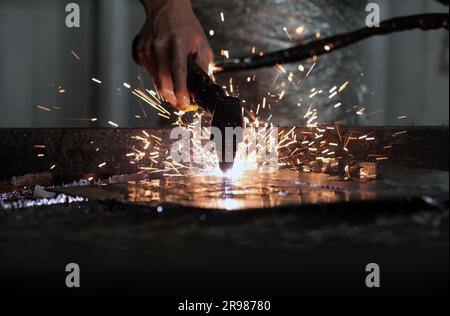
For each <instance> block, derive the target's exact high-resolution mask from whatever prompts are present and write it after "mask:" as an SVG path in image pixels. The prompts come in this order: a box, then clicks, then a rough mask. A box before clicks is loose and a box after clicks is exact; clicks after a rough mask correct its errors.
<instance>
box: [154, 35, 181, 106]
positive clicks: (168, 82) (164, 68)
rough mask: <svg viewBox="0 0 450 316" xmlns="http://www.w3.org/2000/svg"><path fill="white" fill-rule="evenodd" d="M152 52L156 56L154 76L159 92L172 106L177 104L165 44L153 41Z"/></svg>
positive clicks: (167, 50)
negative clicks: (155, 73)
mask: <svg viewBox="0 0 450 316" xmlns="http://www.w3.org/2000/svg"><path fill="white" fill-rule="evenodd" d="M153 52H154V54H155V57H156V62H155V64H156V72H157V75H156V77H157V78H158V79H157V81H158V83H159V88H158V90H159V92H160V94H161V95H162V96H163V97H164V98H165V99H166V100H167V101H168V102H169V103H170V104H172V105H173V106H175V107H176V106H177V98H176V97H175V94H174V92H173V83H172V73H171V69H170V68H171V67H170V61H169V58H168V55H169V54H168V53H169V52H170V51H169V49H167V45H165V44H163V43H160V42H155V43H153Z"/></svg>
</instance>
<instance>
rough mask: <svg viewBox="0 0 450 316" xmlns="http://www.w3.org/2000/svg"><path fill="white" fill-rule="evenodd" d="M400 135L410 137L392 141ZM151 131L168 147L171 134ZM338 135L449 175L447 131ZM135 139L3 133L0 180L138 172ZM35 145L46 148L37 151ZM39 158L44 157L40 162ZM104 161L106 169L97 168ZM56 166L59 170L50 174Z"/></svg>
mask: <svg viewBox="0 0 450 316" xmlns="http://www.w3.org/2000/svg"><path fill="white" fill-rule="evenodd" d="M286 129H288V128H286ZM399 131H407V133H405V134H402V135H399V136H397V137H393V135H394V134H395V133H398V132H399ZM147 132H149V133H152V134H154V135H158V136H159V137H161V138H162V139H163V143H164V146H167V147H169V146H170V144H171V143H170V139H169V134H168V133H169V129H154V130H149V129H147ZM302 132H306V133H308V132H310V130H309V129H308V128H306V127H304V128H297V129H296V133H297V134H298V135H303V136H304V135H305V134H302ZM340 132H341V134H344V133H350V132H353V133H354V135H364V134H367V133H370V134H371V135H372V136H374V137H376V139H377V141H376V142H372V143H367V144H365V143H354V144H350V145H349V146H350V149H351V150H352V152H353V154H354V155H355V156H356V159H361V161H368V160H367V159H368V157H367V155H368V154H370V153H372V152H373V153H378V152H379V151H380V150H382V148H383V147H384V146H386V144H389V145H393V146H392V148H390V150H389V153H388V154H389V160H388V161H384V162H383V163H382V165H391V166H398V167H407V168H427V169H439V170H448V144H449V138H448V137H449V130H448V127H411V128H396V127H341V131H340ZM136 134H142V129H0V148H1V151H0V181H2V180H3V181H11V179H12V177H14V176H22V175H25V174H30V173H31V174H36V173H43V172H47V173H50V174H51V176H52V181H53V182H54V183H61V182H67V181H73V180H79V179H83V178H87V177H91V176H94V177H96V178H106V177H108V176H113V175H117V174H132V173H135V172H137V171H138V168H139V166H140V164H135V165H130V164H129V160H128V159H127V157H126V154H127V153H128V152H129V151H130V150H131V149H132V148H134V147H136V146H139V141H137V140H136V139H132V136H135V135H136ZM326 137H328V138H329V141H332V140H333V139H335V138H337V137H338V136H337V135H336V133H329V134H328V135H326ZM35 145H45V146H46V148H45V149H37V148H35ZM38 153H45V156H44V157H38V156H37V154H38ZM104 162H106V163H107V165H106V166H105V167H103V168H99V167H98V166H99V164H101V163H104ZM53 165H56V167H55V168H54V169H52V170H51V167H52V166H53Z"/></svg>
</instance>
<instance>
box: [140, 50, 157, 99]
mask: <svg viewBox="0 0 450 316" xmlns="http://www.w3.org/2000/svg"><path fill="white" fill-rule="evenodd" d="M141 58H142V65H143V66H144V67H145V69H147V71H148V72H149V73H150V75H151V77H152V79H153V83H154V84H155V88H156V89H157V90H159V89H160V86H161V84H160V83H159V80H158V71H157V67H156V63H155V56H154V54H152V50H151V45H150V44H149V45H146V47H145V51H144V52H143V54H142V56H141Z"/></svg>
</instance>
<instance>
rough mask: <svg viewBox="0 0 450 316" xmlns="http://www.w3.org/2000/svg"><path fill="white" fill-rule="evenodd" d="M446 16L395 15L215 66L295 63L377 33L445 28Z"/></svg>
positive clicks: (246, 67) (224, 68) (241, 67)
mask: <svg viewBox="0 0 450 316" xmlns="http://www.w3.org/2000/svg"><path fill="white" fill-rule="evenodd" d="M448 18H449V15H448V14H445V13H444V14H441V13H432V14H421V15H413V16H406V17H399V18H394V19H391V20H387V21H383V22H381V23H380V27H366V28H363V29H359V30H356V31H354V32H350V33H346V34H341V35H336V36H332V37H329V38H326V39H322V40H317V41H312V42H309V43H307V44H302V45H298V46H295V47H292V48H288V49H285V50H280V51H277V52H273V53H269V54H265V55H263V56H255V55H252V56H248V57H242V58H233V59H227V60H224V61H222V62H219V63H218V65H217V66H218V67H220V68H221V69H222V70H221V72H225V73H226V72H233V71H239V70H249V69H256V68H263V67H268V66H273V65H276V64H285V63H292V62H298V61H301V60H305V59H308V58H311V57H313V56H319V55H324V54H329V53H332V52H333V51H334V50H336V49H340V48H343V47H346V46H349V45H351V44H354V43H356V42H359V41H361V40H364V39H367V38H369V37H372V36H376V35H386V34H390V33H394V32H401V31H407V30H413V29H421V30H424V31H428V30H435V29H440V28H445V29H447V30H448V24H449V21H448Z"/></svg>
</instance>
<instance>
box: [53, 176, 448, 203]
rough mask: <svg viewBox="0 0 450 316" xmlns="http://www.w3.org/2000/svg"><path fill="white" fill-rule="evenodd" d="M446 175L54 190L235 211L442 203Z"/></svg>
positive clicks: (201, 180)
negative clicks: (423, 200) (423, 201)
mask: <svg viewBox="0 0 450 316" xmlns="http://www.w3.org/2000/svg"><path fill="white" fill-rule="evenodd" d="M448 176H449V175H448V172H440V171H431V170H403V171H401V170H389V169H388V170H385V171H384V172H383V173H382V174H380V175H379V178H378V179H377V180H373V181H368V182H367V181H359V180H353V181H337V180H334V179H332V178H330V177H329V176H327V175H324V174H314V173H301V172H296V171H290V170H281V171H279V172H277V173H273V174H258V173H246V174H244V175H243V176H242V177H239V178H235V179H232V178H222V177H215V176H197V177H166V178H159V179H153V180H147V181H132V182H128V183H124V184H113V185H105V186H87V187H72V188H62V189H57V190H56V191H57V192H59V193H64V194H68V195H76V196H82V197H86V198H89V199H93V200H100V201H113V202H118V203H125V204H133V205H140V206H147V207H158V206H164V205H174V204H175V205H177V206H185V207H189V208H198V209H212V210H226V211H236V210H248V209H260V208H273V207H279V206H292V205H299V206H302V205H311V204H333V203H341V202H349V201H377V200H378V201H379V200H403V199H412V198H417V197H419V198H420V197H427V198H429V199H431V200H436V201H448V187H449V185H448V182H449V180H448ZM437 203H439V202H437Z"/></svg>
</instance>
